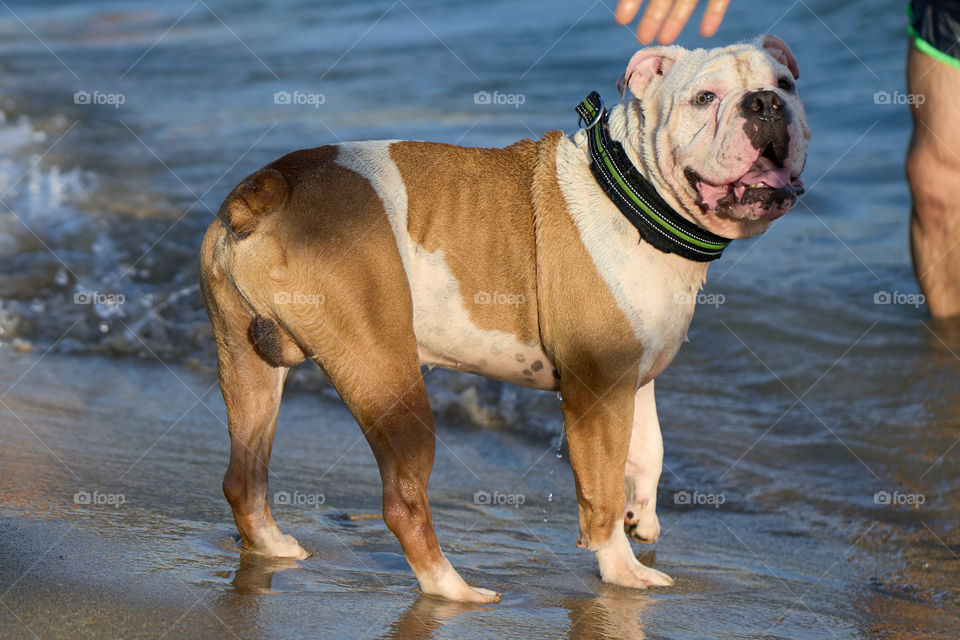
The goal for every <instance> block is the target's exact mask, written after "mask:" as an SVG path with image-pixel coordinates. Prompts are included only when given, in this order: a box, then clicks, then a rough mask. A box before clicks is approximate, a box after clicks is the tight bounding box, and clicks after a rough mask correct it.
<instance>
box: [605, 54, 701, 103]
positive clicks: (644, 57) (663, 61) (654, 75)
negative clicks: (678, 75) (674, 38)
mask: <svg viewBox="0 0 960 640" xmlns="http://www.w3.org/2000/svg"><path fill="white" fill-rule="evenodd" d="M684 53H686V49H684V48H683V47H678V46H676V45H672V46H669V47H647V48H646V49H640V51H637V52H636V53H635V54H633V57H632V58H630V62H629V64H627V71H626V73H624V74H623V79H622V81H617V87H618V88H620V89H621V91H620V96H621V97H622V96H623V94H624V93H626V90H627V89H630V91H631V93H633V95H634V96H636V97H637V98H639V97H641V96H642V95H643V93H644V92H645V91H646V90H647V89H648V88H650V86H652V85H656V84H660V82H662V81H663V78H664V77H665V76H666V75H667V73H668V72H669V71H670V67H672V66H673V65H674V63H676V61H677V60H679V59H680V56H682V55H683V54H684Z"/></svg>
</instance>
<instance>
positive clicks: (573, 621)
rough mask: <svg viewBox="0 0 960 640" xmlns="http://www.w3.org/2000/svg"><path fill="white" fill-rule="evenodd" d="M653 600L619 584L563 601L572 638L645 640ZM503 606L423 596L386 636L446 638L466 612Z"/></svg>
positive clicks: (407, 639) (419, 639) (416, 639)
mask: <svg viewBox="0 0 960 640" xmlns="http://www.w3.org/2000/svg"><path fill="white" fill-rule="evenodd" d="M652 602H653V601H652V600H651V599H650V596H649V594H646V593H641V592H637V593H630V592H628V591H627V590H625V589H620V588H618V587H608V586H606V585H604V586H601V587H600V593H599V595H598V596H596V597H591V596H577V597H570V598H566V599H563V600H561V601H560V605H561V606H562V607H564V608H566V609H567V617H568V619H569V621H570V625H569V627H568V628H567V637H568V638H570V640H621V639H622V638H630V639H631V640H643V639H644V638H646V637H647V636H646V634H645V633H644V630H643V626H642V621H643V614H644V611H645V610H646V609H647V608H648V607H649V606H650V605H651V603H652ZM509 606H510V605H509V603H501V604H500V605H475V604H461V603H457V602H448V601H446V600H441V599H439V598H434V597H432V596H420V597H419V598H417V600H416V601H415V602H414V603H413V604H412V605H411V606H410V607H409V608H407V610H406V611H404V612H403V615H401V616H400V617H399V618H397V619H396V620H395V621H394V622H393V624H391V625H390V627H389V630H388V631H387V633H385V634H384V636H383V637H387V638H395V639H396V640H433V639H435V638H436V639H439V638H443V637H445V635H444V634H443V633H442V629H443V628H444V627H445V626H446V625H449V624H450V623H451V622H454V621H455V620H456V619H457V618H458V617H460V616H463V615H464V614H467V613H470V612H475V611H480V610H483V609H490V608H496V607H509Z"/></svg>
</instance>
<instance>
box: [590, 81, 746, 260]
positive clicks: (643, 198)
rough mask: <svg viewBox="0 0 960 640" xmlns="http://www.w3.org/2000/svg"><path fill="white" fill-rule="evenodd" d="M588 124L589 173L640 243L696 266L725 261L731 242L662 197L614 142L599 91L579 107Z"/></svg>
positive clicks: (593, 93)
mask: <svg viewBox="0 0 960 640" xmlns="http://www.w3.org/2000/svg"><path fill="white" fill-rule="evenodd" d="M576 111H577V115H579V116H580V119H581V120H582V121H583V122H584V123H585V124H586V127H585V129H584V130H585V132H586V134H587V139H588V143H589V150H590V171H591V172H593V177H594V178H596V180H597V183H598V184H599V185H600V187H601V188H602V189H603V192H604V193H606V194H607V197H609V198H610V200H612V201H613V203H614V204H615V205H617V208H618V209H620V211H621V213H623V215H624V216H625V217H626V218H627V220H629V221H630V223H631V224H632V225H633V226H634V227H636V229H637V231H639V232H640V238H641V240H643V241H646V242H647V243H649V244H650V245H652V246H653V247H655V248H656V249H659V250H660V251H663V252H664V253H676V254H677V255H679V256H682V257H684V258H687V259H688V260H694V261H696V262H710V261H711V260H716V259H717V258H719V257H720V256H721V254H722V253H723V250H724V249H726V248H727V245H729V244H730V240H728V239H727V238H723V237H721V236H718V235H716V234H713V233H710V232H709V231H707V230H706V229H703V228H701V227H699V226H697V225H696V224H694V223H692V222H690V221H689V220H687V219H686V218H684V217H683V216H681V215H680V214H679V213H677V212H676V211H674V210H673V208H672V207H671V206H670V205H668V204H667V203H666V201H664V199H663V198H661V197H660V194H658V193H657V190H656V189H655V188H654V187H653V185H652V184H650V182H649V181H648V180H647V179H646V178H644V177H643V176H642V175H641V174H640V172H639V171H638V170H637V168H636V167H635V166H634V165H633V163H632V162H630V159H629V157H627V154H626V152H625V151H624V150H623V146H622V145H621V144H620V143H619V142H617V141H616V140H613V139H612V138H611V137H610V127H609V124H608V122H607V120H608V116H609V114H608V113H607V109H606V108H605V107H604V106H603V101H602V100H600V95H599V94H598V93H597V92H596V91H594V92H592V93H591V94H590V95H589V96H587V97H586V99H585V100H584V101H583V102H581V103H580V104H579V105H577V109H576Z"/></svg>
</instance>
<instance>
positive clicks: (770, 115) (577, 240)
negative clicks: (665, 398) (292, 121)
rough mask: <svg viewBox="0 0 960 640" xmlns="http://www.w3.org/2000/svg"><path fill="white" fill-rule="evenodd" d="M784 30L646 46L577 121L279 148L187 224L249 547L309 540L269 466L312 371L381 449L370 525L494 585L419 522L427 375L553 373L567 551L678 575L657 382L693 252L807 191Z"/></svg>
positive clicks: (460, 586)
mask: <svg viewBox="0 0 960 640" xmlns="http://www.w3.org/2000/svg"><path fill="white" fill-rule="evenodd" d="M797 77H798V71H797V63H796V61H795V59H794V56H793V54H792V53H791V52H790V50H789V48H788V47H787V45H786V44H785V43H784V42H783V41H782V40H780V39H779V38H777V37H775V36H772V35H765V36H762V37H761V38H758V39H757V40H755V41H752V42H747V43H741V44H735V45H732V46H728V47H723V48H716V49H710V50H704V49H697V50H693V51H689V50H686V49H683V48H681V47H678V46H665V47H650V48H645V49H642V50H640V51H639V52H637V53H636V54H635V55H634V56H633V58H632V59H631V60H630V62H629V64H628V65H627V69H626V73H625V74H624V76H623V78H622V82H621V89H622V92H621V97H622V98H623V97H624V95H623V94H624V93H627V92H628V93H629V94H632V97H631V96H630V95H628V96H627V97H626V98H625V99H623V100H621V101H620V102H619V103H618V104H616V105H615V106H613V107H612V108H611V109H609V110H607V109H606V108H605V107H603V105H602V102H601V101H600V99H599V96H597V95H596V94H591V96H590V97H588V98H587V99H586V100H584V101H583V102H582V103H581V104H580V105H579V106H578V107H577V111H578V113H579V114H580V116H581V122H582V124H583V128H582V129H581V130H580V131H579V132H577V134H576V135H574V136H572V138H571V137H567V136H565V135H564V134H563V133H562V132H560V131H551V132H549V133H547V134H545V135H544V136H543V137H542V138H540V139H539V140H537V141H532V140H522V141H520V142H517V143H515V144H513V145H511V146H509V147H506V148H502V149H483V148H464V147H458V146H451V145H446V144H435V143H428V142H406V141H372V142H345V143H341V144H332V145H327V146H322V147H318V148H315V149H308V150H302V151H296V152H294V153H291V154H289V155H286V156H283V157H282V158H280V159H278V160H276V161H275V162H272V163H271V164H269V165H267V166H266V167H264V168H262V169H260V170H259V171H257V172H255V173H253V174H252V175H250V176H249V177H248V178H246V179H245V180H243V181H242V182H241V183H240V184H239V185H238V186H237V187H236V188H235V189H234V190H233V191H232V192H231V193H230V194H229V195H228V196H227V198H226V199H225V200H224V202H223V205H222V206H221V208H220V210H219V212H218V214H217V217H216V219H215V220H214V221H213V223H212V224H211V225H210V227H209V229H208V231H207V233H206V236H205V238H204V240H203V246H202V250H201V255H200V259H201V260H200V261H201V267H200V269H201V274H200V284H201V290H202V294H203V299H204V304H205V306H206V309H207V312H208V314H209V316H210V319H211V321H212V324H213V329H214V335H215V338H216V345H217V353H218V365H219V377H220V387H221V390H222V392H223V398H224V401H225V403H226V408H227V415H228V423H229V433H230V443H231V447H230V463H229V466H228V468H227V471H226V475H225V476H224V480H223V491H224V494H225V495H226V498H227V500H228V502H229V503H230V506H231V507H232V509H233V516H234V519H235V521H236V525H237V528H238V530H239V532H240V536H241V539H242V543H243V546H244V548H245V549H246V550H247V551H249V552H254V553H259V554H263V555H267V556H283V557H293V558H301V559H302V558H305V557H307V555H308V554H307V552H306V551H305V550H304V549H303V548H302V547H301V546H300V545H299V544H298V543H297V541H296V540H295V539H293V538H292V537H291V536H289V535H284V534H282V533H281V532H280V530H279V529H278V528H277V525H276V523H275V522H274V520H273V517H272V516H271V514H270V506H269V504H268V498H267V465H268V462H269V459H270V449H271V443H272V440H273V434H274V430H275V427H276V424H277V414H278V410H279V406H280V397H281V392H282V389H283V384H284V379H285V377H286V375H287V372H288V371H289V369H290V367H293V366H295V365H297V364H299V363H300V362H302V361H304V360H306V359H310V360H312V361H314V362H315V363H317V364H318V365H319V366H320V367H322V369H323V371H324V372H325V374H326V376H327V378H328V379H329V381H330V383H331V384H332V385H333V386H334V387H335V388H336V389H337V391H338V392H339V394H340V397H341V398H342V399H343V401H344V402H345V403H346V405H347V407H348V408H349V409H350V411H351V412H352V414H353V415H354V417H355V418H356V420H357V422H358V423H359V425H360V428H361V429H362V431H363V434H364V435H365V436H366V438H367V440H368V442H369V444H370V446H371V448H372V449H373V453H374V455H375V457H376V460H377V464H378V467H379V470H380V476H381V480H382V483H383V518H384V521H385V522H386V525H387V526H388V527H389V528H390V530H391V531H392V532H393V533H394V534H395V535H396V537H397V538H398V539H399V542H400V544H401V546H402V548H403V552H404V554H405V556H406V558H407V560H408V562H409V564H410V567H411V568H412V569H413V572H414V573H415V574H416V577H417V579H418V581H419V584H420V587H421V589H422V591H423V592H424V593H426V594H434V595H437V596H441V597H444V598H449V599H451V600H458V601H470V602H492V601H495V600H497V599H498V598H499V594H497V593H496V592H494V591H491V590H487V589H480V588H475V587H473V586H470V585H468V584H467V583H466V582H465V581H464V580H463V579H462V578H461V577H460V575H459V574H458V573H457V571H456V570H455V569H454V568H453V566H452V565H451V564H450V562H449V561H448V560H447V558H446V557H445V556H444V554H443V552H442V551H441V549H440V545H439V543H438V541H437V537H436V535H435V533H434V529H433V524H432V515H431V511H430V506H429V503H428V501H427V482H428V479H429V477H430V471H431V467H432V465H433V459H434V448H435V436H434V420H433V415H432V413H431V409H430V403H429V400H428V398H427V392H426V389H425V387H424V382H423V376H422V371H421V367H422V366H424V365H426V366H428V367H433V366H439V367H445V368H449V369H455V370H460V371H466V372H471V373H475V374H479V375H483V376H488V377H491V378H495V379H498V380H502V381H506V382H510V383H514V384H518V385H524V386H528V387H533V388H536V389H545V390H551V391H559V392H561V394H562V403H561V409H562V413H563V420H564V424H565V430H566V435H567V441H568V445H569V451H570V463H571V466H572V468H573V475H574V480H575V484H576V493H577V502H578V507H579V537H578V538H577V544H578V545H579V546H581V547H584V548H587V549H589V550H591V551H592V552H593V553H594V554H595V556H596V559H597V562H598V564H599V569H600V576H601V578H602V580H603V581H604V582H607V583H612V584H616V585H622V586H626V587H635V588H643V587H647V586H653V585H670V584H672V580H671V579H670V578H669V577H668V576H667V575H665V574H663V573H661V572H659V571H657V570H655V569H652V568H649V567H646V566H644V565H643V564H641V563H640V562H639V561H638V560H637V558H636V556H635V555H634V553H633V551H632V549H631V546H630V542H629V540H628V537H627V534H631V535H632V536H633V537H634V538H637V539H639V540H641V541H647V542H651V541H654V540H656V539H657V536H658V535H659V529H660V526H659V523H658V520H657V516H656V499H657V483H658V481H659V476H660V471H661V465H662V456H663V445H662V440H661V435H660V425H659V422H658V420H657V412H656V406H655V403H654V379H655V378H656V377H657V376H658V375H659V374H660V373H661V372H662V371H663V370H664V369H665V368H666V366H667V365H668V364H669V363H670V361H671V360H673V358H674V356H675V355H676V354H677V351H678V350H679V348H680V345H681V343H682V342H684V340H685V338H686V333H687V328H688V326H689V324H690V320H691V318H692V315H693V310H694V304H695V300H696V293H697V292H698V291H699V289H700V287H701V285H702V283H703V282H704V278H705V276H706V271H707V265H708V263H709V261H711V260H713V259H715V258H717V257H719V256H720V254H721V252H722V251H723V248H724V247H725V246H726V245H727V244H728V243H729V242H730V241H731V240H733V239H737V238H747V237H750V236H754V235H756V234H759V233H762V232H763V231H765V230H766V228H767V227H768V226H769V225H770V222H771V221H772V220H774V219H776V218H778V217H779V216H782V215H783V214H784V213H786V212H787V211H788V210H789V209H790V208H791V207H792V206H793V204H794V202H795V200H796V197H797V195H798V194H800V193H801V192H802V190H803V185H802V182H801V181H800V173H801V171H802V169H803V166H804V161H805V157H806V150H807V143H808V140H809V137H810V131H809V129H808V128H807V126H806V123H805V115H804V110H803V105H802V104H801V103H800V99H799V97H798V95H797V88H796V82H795V81H796V78H797Z"/></svg>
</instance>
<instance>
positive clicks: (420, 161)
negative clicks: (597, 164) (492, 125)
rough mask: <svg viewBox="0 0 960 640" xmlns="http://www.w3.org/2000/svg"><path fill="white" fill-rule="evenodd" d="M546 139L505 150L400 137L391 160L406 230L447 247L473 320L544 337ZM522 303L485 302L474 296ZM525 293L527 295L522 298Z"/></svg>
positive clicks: (528, 337)
mask: <svg viewBox="0 0 960 640" xmlns="http://www.w3.org/2000/svg"><path fill="white" fill-rule="evenodd" d="M538 146H539V143H537V142H534V141H532V140H522V141H520V142H517V143H515V144H513V145H511V146H509V147H506V148H505V149H478V148H465V147H456V146H450V145H439V144H433V143H426V142H397V143H394V144H392V145H390V157H391V158H392V159H393V161H394V163H396V165H397V169H398V170H399V171H400V175H401V176H403V179H404V182H405V184H406V189H407V232H408V233H409V234H410V238H411V239H412V241H413V242H414V243H416V244H418V245H420V246H421V247H423V248H424V249H425V250H427V251H430V252H435V251H438V250H442V251H443V256H444V260H445V261H446V263H447V266H448V267H449V268H450V271H451V272H452V273H453V276H454V277H455V278H456V279H457V281H458V282H459V284H460V295H461V296H462V298H463V301H464V305H465V306H466V308H467V311H468V313H469V314H470V320H471V322H472V323H473V324H474V325H476V326H477V327H478V328H480V329H484V330H499V331H504V332H506V333H511V334H514V335H515V336H517V339H518V340H519V341H521V342H524V343H530V342H539V339H540V335H539V323H538V318H537V306H536V303H535V301H536V299H537V290H536V249H535V238H534V230H533V227H534V221H533V203H532V202H531V194H530V187H531V181H532V175H533V169H534V164H535V163H536V160H537V148H538ZM483 292H485V293H487V294H489V295H490V296H494V295H500V296H513V300H521V299H522V300H523V302H522V303H521V304H478V303H476V300H475V296H476V295H478V294H482V293H483ZM520 296H522V298H520Z"/></svg>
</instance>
